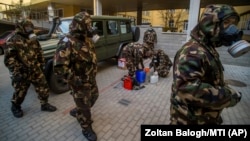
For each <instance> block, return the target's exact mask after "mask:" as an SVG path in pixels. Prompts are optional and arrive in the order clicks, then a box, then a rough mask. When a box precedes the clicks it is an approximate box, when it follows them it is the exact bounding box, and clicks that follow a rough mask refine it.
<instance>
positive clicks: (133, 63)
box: [122, 42, 144, 77]
mask: <svg viewBox="0 0 250 141" xmlns="http://www.w3.org/2000/svg"><path fill="white" fill-rule="evenodd" d="M143 51H144V49H143V46H142V44H140V43H134V42H132V43H129V44H127V45H126V46H125V47H124V48H123V51H122V57H123V58H125V59H126V67H127V69H128V75H129V76H131V77H133V76H134V74H135V71H136V70H138V69H144V64H143V54H144V53H143Z"/></svg>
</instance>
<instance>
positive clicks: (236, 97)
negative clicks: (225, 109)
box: [229, 92, 241, 107]
mask: <svg viewBox="0 0 250 141" xmlns="http://www.w3.org/2000/svg"><path fill="white" fill-rule="evenodd" d="M240 100H241V92H236V93H234V94H232V96H231V101H230V105H229V107H233V106H235V105H236V104H237V103H238V102H240Z"/></svg>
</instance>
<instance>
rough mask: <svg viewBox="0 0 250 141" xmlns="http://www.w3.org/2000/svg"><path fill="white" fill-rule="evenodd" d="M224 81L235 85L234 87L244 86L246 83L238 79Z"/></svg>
mask: <svg viewBox="0 0 250 141" xmlns="http://www.w3.org/2000/svg"><path fill="white" fill-rule="evenodd" d="M225 82H226V83H227V84H229V85H232V86H236V87H246V86H247V84H245V83H244V82H241V81H238V80H233V79H227V80H225Z"/></svg>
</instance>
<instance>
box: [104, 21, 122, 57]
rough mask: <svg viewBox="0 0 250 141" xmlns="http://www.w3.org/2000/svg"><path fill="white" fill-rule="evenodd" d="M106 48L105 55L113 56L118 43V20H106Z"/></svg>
mask: <svg viewBox="0 0 250 141" xmlns="http://www.w3.org/2000/svg"><path fill="white" fill-rule="evenodd" d="M105 26H106V33H107V36H106V50H107V57H108V58H110V57H115V55H116V52H117V50H118V47H119V44H120V33H119V30H118V21H117V20H113V19H110V20H106V22H105Z"/></svg>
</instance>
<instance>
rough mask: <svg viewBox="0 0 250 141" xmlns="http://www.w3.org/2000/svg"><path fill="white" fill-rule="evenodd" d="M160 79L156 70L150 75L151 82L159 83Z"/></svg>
mask: <svg viewBox="0 0 250 141" xmlns="http://www.w3.org/2000/svg"><path fill="white" fill-rule="evenodd" d="M158 80H159V76H158V72H157V71H156V72H154V74H153V75H151V76H150V83H152V84H154V83H157V82H158Z"/></svg>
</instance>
